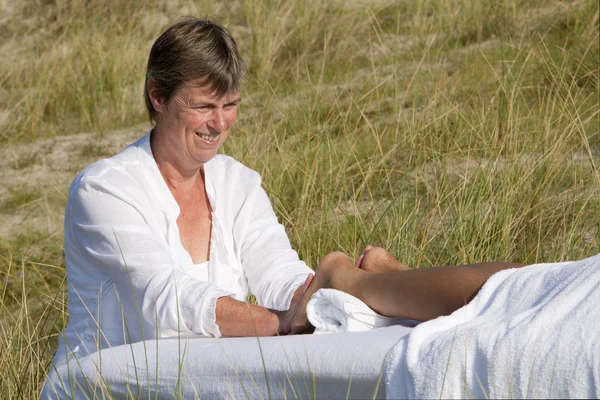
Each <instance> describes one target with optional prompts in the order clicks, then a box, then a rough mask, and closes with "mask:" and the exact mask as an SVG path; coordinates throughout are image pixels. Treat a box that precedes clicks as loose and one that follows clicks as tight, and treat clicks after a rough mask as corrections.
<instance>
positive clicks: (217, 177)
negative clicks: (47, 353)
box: [55, 134, 313, 362]
mask: <svg viewBox="0 0 600 400" xmlns="http://www.w3.org/2000/svg"><path fill="white" fill-rule="evenodd" d="M204 174H205V185H206V192H207V194H208V199H209V201H210V205H211V208H212V233H211V242H210V254H209V262H208V264H198V265H194V264H193V262H192V259H191V257H190V255H189V254H188V252H187V251H186V250H185V249H184V248H183V246H182V244H181V242H180V239H179V230H178V227H177V222H176V220H177V217H178V216H179V206H178V205H177V202H176V201H175V199H174V198H173V196H172V194H171V192H170V190H169V188H168V187H167V185H166V183H165V181H164V179H163V178H162V175H161V174H160V171H159V170H158V166H157V165H156V162H155V161H154V157H153V156H152V150H151V148H150V134H147V135H146V136H144V137H143V138H141V139H140V140H138V141H137V142H135V143H133V144H132V145H130V146H129V147H127V148H126V149H124V150H123V151H122V152H121V153H119V154H117V155H116V156H114V157H112V158H109V159H105V160H100V161H98V162H96V163H95V164H92V165H91V166H89V167H87V168H86V169H85V170H84V171H83V172H81V173H80V174H79V175H78V176H77V177H76V178H75V180H74V181H73V183H72V185H71V189H70V191H69V201H68V203H67V207H66V212H65V256H66V264H67V284H68V310H69V315H70V318H69V323H68V325H67V327H66V328H65V330H64V331H63V333H62V336H61V338H60V339H59V348H58V351H57V354H56V356H55V362H61V361H62V362H64V361H65V356H68V357H70V356H71V355H75V356H78V357H79V356H83V355H87V354H90V353H93V352H95V351H97V350H98V349H102V348H105V347H108V346H116V345H121V344H124V343H132V342H137V341H140V340H147V339H154V338H160V337H167V336H173V335H178V334H181V333H188V334H200V335H205V336H214V337H219V336H220V335H221V333H220V331H219V327H218V326H217V325H216V323H215V319H216V315H215V307H216V301H217V299H218V298H219V297H222V296H232V297H234V298H236V299H237V300H241V301H245V300H246V297H247V295H248V292H249V291H250V292H251V293H253V294H254V295H255V296H256V298H257V300H258V303H259V304H260V305H262V306H265V307H268V308H273V309H278V310H286V309H288V308H289V305H290V302H291V298H292V296H293V294H294V291H295V290H296V289H297V288H298V287H299V286H300V285H302V284H303V283H304V281H305V280H306V278H307V276H308V274H311V273H313V272H312V270H311V269H310V268H308V267H307V266H306V264H305V263H304V262H302V261H300V260H299V259H298V254H297V253H296V252H295V251H294V250H292V248H291V246H290V243H289V240H288V237H287V235H286V233H285V230H284V228H283V226H282V225H281V224H279V223H278V221H277V217H276V215H275V213H274V212H273V209H272V207H271V204H270V201H269V199H268V197H267V195H266V193H265V192H264V190H263V189H262V187H261V180H260V176H259V175H258V174H257V173H256V172H254V171H252V170H250V169H249V168H246V167H245V166H243V165H242V164H241V163H239V162H237V161H235V160H234V159H233V158H231V157H228V156H224V155H217V156H215V157H214V158H213V159H212V160H210V161H209V162H208V163H206V164H205V165H204ZM67 350H69V351H67Z"/></svg>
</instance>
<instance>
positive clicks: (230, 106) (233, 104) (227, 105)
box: [223, 103, 238, 110]
mask: <svg viewBox="0 0 600 400" xmlns="http://www.w3.org/2000/svg"><path fill="white" fill-rule="evenodd" d="M237 105H238V103H229V104H225V106H224V107H223V108H224V109H226V110H233V109H234V108H236V107H237Z"/></svg>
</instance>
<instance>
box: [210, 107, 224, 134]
mask: <svg viewBox="0 0 600 400" xmlns="http://www.w3.org/2000/svg"><path fill="white" fill-rule="evenodd" d="M210 122H211V127H212V128H213V129H214V130H216V131H217V132H219V133H220V132H223V131H224V130H226V129H227V119H226V118H225V113H224V112H223V110H218V109H217V110H214V112H213V117H212V119H211V121H210Z"/></svg>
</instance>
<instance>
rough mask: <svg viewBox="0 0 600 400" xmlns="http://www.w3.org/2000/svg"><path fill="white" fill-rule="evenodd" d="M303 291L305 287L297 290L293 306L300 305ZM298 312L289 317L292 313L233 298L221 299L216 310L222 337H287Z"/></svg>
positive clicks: (293, 311) (292, 302)
mask: <svg viewBox="0 0 600 400" xmlns="http://www.w3.org/2000/svg"><path fill="white" fill-rule="evenodd" d="M309 283H310V282H309ZM303 289H304V286H300V287H299V288H297V289H296V290H295V292H294V296H293V298H292V301H291V304H292V306H293V305H294V304H298V301H299V299H300V298H301V297H302V295H303V293H304V290H303ZM296 308H297V307H296ZM296 311H297V309H293V310H292V315H289V312H290V311H277V310H271V309H269V308H266V307H261V306H258V305H256V304H249V303H245V302H241V301H238V300H235V299H233V298H231V297H221V298H219V299H218V300H217V304H216V310H215V312H216V315H217V321H216V323H217V325H218V326H219V330H220V331H221V335H223V336H230V337H231V336H235V337H241V336H275V335H287V334H288V333H290V330H291V326H290V324H291V318H292V317H293V314H295V313H296Z"/></svg>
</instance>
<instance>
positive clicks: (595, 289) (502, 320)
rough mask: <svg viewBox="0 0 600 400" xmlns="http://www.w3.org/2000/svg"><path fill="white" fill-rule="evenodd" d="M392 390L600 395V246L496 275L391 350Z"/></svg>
mask: <svg viewBox="0 0 600 400" xmlns="http://www.w3.org/2000/svg"><path fill="white" fill-rule="evenodd" d="M385 381H386V385H387V395H388V397H390V398H473V397H474V398H484V397H485V398H490V397H491V398H547V397H552V398H598V397H599V396H600V255H597V256H594V257H591V258H588V259H585V260H582V261H577V262H572V263H555V264H539V265H535V266H529V267H526V268H521V269H513V270H506V271H501V272H499V273H497V274H495V275H493V276H492V277H491V278H490V279H489V280H488V282H487V283H486V284H485V285H484V287H483V288H482V290H481V291H480V293H479V294H478V295H477V296H476V297H475V299H474V300H473V301H472V302H471V303H469V304H468V305H466V306H465V307H462V308H461V309H459V310H457V311H456V312H454V313H453V314H452V315H450V316H447V317H441V318H437V319H435V320H432V321H429V322H426V323H423V324H421V325H419V326H418V327H416V328H414V330H413V331H412V333H411V334H410V336H408V337H405V338H403V339H402V340H400V342H399V343H398V344H397V345H396V347H395V348H394V349H393V350H392V351H391V352H390V357H388V362H387V365H386V371H385Z"/></svg>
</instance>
